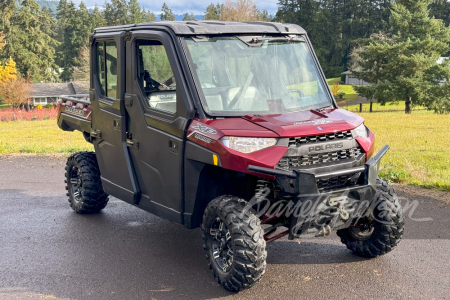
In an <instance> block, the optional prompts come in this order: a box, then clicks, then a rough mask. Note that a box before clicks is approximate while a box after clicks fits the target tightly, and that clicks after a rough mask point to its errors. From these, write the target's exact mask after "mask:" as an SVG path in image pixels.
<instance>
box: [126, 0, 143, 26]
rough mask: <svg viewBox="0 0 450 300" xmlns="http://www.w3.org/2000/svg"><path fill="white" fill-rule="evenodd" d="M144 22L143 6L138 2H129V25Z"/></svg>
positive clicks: (133, 0)
mask: <svg viewBox="0 0 450 300" xmlns="http://www.w3.org/2000/svg"><path fill="white" fill-rule="evenodd" d="M142 22H144V14H143V11H142V9H141V6H140V4H139V2H138V1H137V0H130V1H129V2H128V22H127V23H129V24H136V23H142Z"/></svg>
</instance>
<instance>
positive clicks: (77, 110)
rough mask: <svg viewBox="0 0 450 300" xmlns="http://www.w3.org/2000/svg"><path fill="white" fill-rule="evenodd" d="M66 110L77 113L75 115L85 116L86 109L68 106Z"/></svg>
mask: <svg viewBox="0 0 450 300" xmlns="http://www.w3.org/2000/svg"><path fill="white" fill-rule="evenodd" d="M65 111H67V112H69V113H72V114H75V115H79V116H83V115H84V110H82V109H77V108H73V107H69V106H66V108H65Z"/></svg>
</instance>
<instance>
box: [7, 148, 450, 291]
mask: <svg viewBox="0 0 450 300" xmlns="http://www.w3.org/2000/svg"><path fill="white" fill-rule="evenodd" d="M63 173H64V159H62V158H49V157H15V158H12V157H5V156H3V157H1V156H0V299H8V300H14V299H121V300H123V299H131V300H134V299H214V298H224V299H355V298H362V299H405V298H411V299H450V250H449V249H450V218H449V217H450V206H449V204H445V203H444V202H443V201H442V199H444V200H445V198H446V197H448V198H447V199H448V200H450V196H449V194H439V193H438V194H431V193H430V196H429V197H426V196H423V195H420V193H419V194H417V192H412V191H410V192H399V195H400V196H402V197H405V198H407V199H408V200H409V201H410V203H413V201H418V202H417V203H418V207H417V208H416V209H415V211H413V210H412V209H408V211H407V214H410V213H411V217H408V218H407V220H406V233H405V236H404V239H403V240H402V242H401V243H400V245H399V246H398V247H397V248H396V249H395V250H394V251H392V252H391V253H389V254H387V255H385V256H383V257H379V258H376V259H372V260H366V259H362V258H359V257H357V256H354V255H353V254H352V253H351V252H349V251H348V250H347V249H346V248H345V247H344V246H343V245H342V244H341V243H340V241H339V240H338V238H337V237H336V235H335V234H333V235H332V236H330V237H328V238H319V239H308V240H304V241H302V242H301V243H300V244H298V243H297V242H295V241H288V240H285V239H282V240H279V241H276V242H274V243H272V244H269V245H268V246H267V251H268V258H267V269H266V274H265V276H264V278H263V280H262V281H261V282H260V283H259V284H258V285H257V286H256V287H254V288H252V289H250V290H247V291H244V292H241V293H239V294H231V293H228V292H226V291H225V290H223V289H222V288H221V287H220V286H219V285H218V284H216V282H215V281H214V279H213V277H212V275H211V273H210V271H209V269H208V268H207V265H206V260H205V255H204V253H203V249H202V241H201V233H200V230H199V229H195V230H188V229H186V228H184V227H183V226H181V225H177V224H173V223H170V222H168V221H166V220H163V219H160V218H158V217H155V216H153V215H151V214H149V213H146V212H144V211H141V210H139V209H138V208H135V207H133V206H131V205H129V204H126V203H124V202H122V201H120V200H117V199H115V198H112V199H111V200H110V203H109V204H108V206H107V207H106V209H105V210H103V212H102V213H100V214H97V215H77V214H76V213H74V212H73V211H72V210H71V209H70V208H69V205H68V203H67V200H66V196H65V190H64V183H63V180H64V178H63ZM435 198H441V200H437V199H435ZM417 218H432V219H433V221H423V220H422V221H417V220H413V219H417Z"/></svg>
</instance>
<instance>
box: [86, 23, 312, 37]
mask: <svg viewBox="0 0 450 300" xmlns="http://www.w3.org/2000/svg"><path fill="white" fill-rule="evenodd" d="M155 27H166V28H170V29H171V30H172V31H173V32H174V33H175V34H177V35H207V34H234V33H235V34H240V33H281V34H306V31H305V30H304V29H303V28H302V27H300V26H298V25H295V24H282V23H273V22H221V21H187V22H184V21H172V22H168V21H162V22H146V23H140V24H130V25H122V26H111V27H101V28H96V29H95V31H94V32H95V33H100V32H115V31H129V30H139V29H147V28H155Z"/></svg>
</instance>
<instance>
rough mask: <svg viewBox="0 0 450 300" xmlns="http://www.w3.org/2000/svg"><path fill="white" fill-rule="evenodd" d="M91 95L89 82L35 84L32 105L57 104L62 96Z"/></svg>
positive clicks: (33, 85)
mask: <svg viewBox="0 0 450 300" xmlns="http://www.w3.org/2000/svg"><path fill="white" fill-rule="evenodd" d="M75 94H89V82H79V81H74V82H64V83H33V84H32V96H31V103H32V104H33V105H38V104H41V105H42V106H44V105H46V104H49V103H50V104H53V103H56V100H58V98H59V96H61V95H75Z"/></svg>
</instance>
